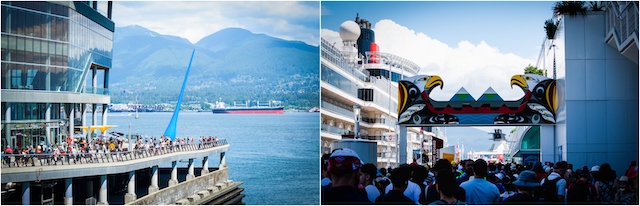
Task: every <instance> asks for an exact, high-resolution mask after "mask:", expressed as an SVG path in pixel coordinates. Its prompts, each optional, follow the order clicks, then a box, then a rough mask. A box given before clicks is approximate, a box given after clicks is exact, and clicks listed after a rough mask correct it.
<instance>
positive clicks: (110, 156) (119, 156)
mask: <svg viewBox="0 0 640 206" xmlns="http://www.w3.org/2000/svg"><path fill="white" fill-rule="evenodd" d="M223 145H228V143H227V140H226V139H222V138H221V139H218V140H211V141H203V142H199V143H193V144H184V145H179V144H178V145H167V146H164V147H157V148H152V146H151V145H150V146H149V149H137V150H133V151H128V148H123V151H120V152H118V151H115V150H108V149H102V150H95V149H92V150H90V151H89V153H86V152H84V151H82V150H78V153H77V154H72V153H67V152H65V153H61V154H53V153H47V154H45V153H39V154H4V152H3V154H2V168H8V167H12V166H17V167H40V166H55V165H58V163H60V165H65V164H67V165H71V164H99V163H110V162H126V161H131V160H137V159H144V158H148V157H154V156H159V155H165V154H172V153H180V152H189V151H198V150H203V149H210V148H214V147H218V146H223Z"/></svg>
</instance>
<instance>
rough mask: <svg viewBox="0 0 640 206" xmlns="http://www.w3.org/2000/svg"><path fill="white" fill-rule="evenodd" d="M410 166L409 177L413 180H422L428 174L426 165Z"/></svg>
mask: <svg viewBox="0 0 640 206" xmlns="http://www.w3.org/2000/svg"><path fill="white" fill-rule="evenodd" d="M410 168H411V178H412V179H413V180H414V181H419V182H422V181H423V180H424V179H425V178H426V177H427V176H428V175H429V172H428V171H427V168H426V167H423V166H420V165H412V166H411V167H410Z"/></svg>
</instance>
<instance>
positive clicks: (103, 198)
mask: <svg viewBox="0 0 640 206" xmlns="http://www.w3.org/2000/svg"><path fill="white" fill-rule="evenodd" d="M98 204H100V205H108V204H109V202H107V175H100V198H98Z"/></svg>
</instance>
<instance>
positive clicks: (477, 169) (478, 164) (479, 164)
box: [473, 159, 487, 177]
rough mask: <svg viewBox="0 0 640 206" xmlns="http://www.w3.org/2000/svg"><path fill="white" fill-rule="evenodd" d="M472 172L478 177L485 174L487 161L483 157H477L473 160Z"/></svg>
mask: <svg viewBox="0 0 640 206" xmlns="http://www.w3.org/2000/svg"><path fill="white" fill-rule="evenodd" d="M473 174H474V175H475V176H479V177H486V176H487V162H486V161H484V160H483V159H477V160H476V161H475V162H473Z"/></svg>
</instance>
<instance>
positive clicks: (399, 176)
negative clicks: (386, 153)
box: [389, 167, 411, 187]
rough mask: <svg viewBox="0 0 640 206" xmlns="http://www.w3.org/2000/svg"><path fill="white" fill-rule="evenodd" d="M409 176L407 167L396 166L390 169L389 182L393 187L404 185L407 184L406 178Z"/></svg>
mask: <svg viewBox="0 0 640 206" xmlns="http://www.w3.org/2000/svg"><path fill="white" fill-rule="evenodd" d="M410 176H411V174H410V171H409V168H408V167H398V168H396V169H393V170H391V176H390V177H389V179H391V183H392V184H393V186H394V187H404V186H406V184H407V180H409V177H410Z"/></svg>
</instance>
